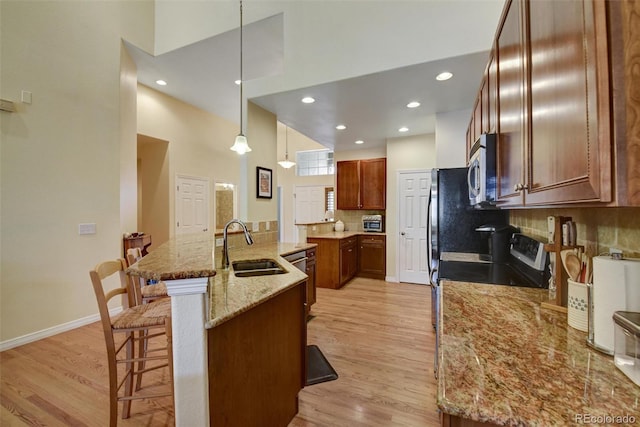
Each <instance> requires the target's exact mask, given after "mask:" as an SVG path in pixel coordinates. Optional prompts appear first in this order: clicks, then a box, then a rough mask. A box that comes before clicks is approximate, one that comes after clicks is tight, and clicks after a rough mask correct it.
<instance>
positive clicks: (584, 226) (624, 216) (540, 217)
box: [510, 208, 640, 258]
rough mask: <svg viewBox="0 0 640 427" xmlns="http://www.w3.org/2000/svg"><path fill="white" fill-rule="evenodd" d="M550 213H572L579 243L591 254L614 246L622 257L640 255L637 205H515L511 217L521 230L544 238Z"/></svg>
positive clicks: (639, 224)
mask: <svg viewBox="0 0 640 427" xmlns="http://www.w3.org/2000/svg"><path fill="white" fill-rule="evenodd" d="M551 215H555V216H565V217H571V219H572V220H573V221H574V222H575V223H576V228H577V243H578V245H583V246H584V247H585V250H586V251H587V253H589V254H591V255H599V254H602V253H608V252H609V249H611V248H616V249H620V250H622V252H623V254H624V256H625V257H631V258H640V208H561V209H560V208H554V209H551V208H550V209H527V210H519V209H514V210H511V211H510V221H511V224H513V225H515V226H516V227H519V228H520V230H521V231H522V232H523V233H525V234H529V235H532V236H536V237H538V238H542V239H543V240H545V241H546V238H547V217H548V216H551Z"/></svg>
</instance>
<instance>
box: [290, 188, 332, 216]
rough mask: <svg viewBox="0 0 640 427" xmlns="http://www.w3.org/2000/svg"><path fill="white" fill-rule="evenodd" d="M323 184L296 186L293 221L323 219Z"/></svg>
mask: <svg viewBox="0 0 640 427" xmlns="http://www.w3.org/2000/svg"><path fill="white" fill-rule="evenodd" d="M324 194H325V193H324V186H323V185H315V186H296V188H295V198H296V204H295V206H296V207H295V210H296V212H295V222H296V223H297V224H308V223H312V222H321V221H322V220H324V213H325V210H324V207H325V200H324V197H325V195H324Z"/></svg>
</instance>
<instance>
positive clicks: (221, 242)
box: [216, 237, 224, 248]
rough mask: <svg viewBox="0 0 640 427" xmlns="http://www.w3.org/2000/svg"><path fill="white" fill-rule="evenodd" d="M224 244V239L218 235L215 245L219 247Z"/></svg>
mask: <svg viewBox="0 0 640 427" xmlns="http://www.w3.org/2000/svg"><path fill="white" fill-rule="evenodd" d="M223 245H224V239H223V238H222V237H219V238H217V239H216V247H217V248H219V247H220V246H223Z"/></svg>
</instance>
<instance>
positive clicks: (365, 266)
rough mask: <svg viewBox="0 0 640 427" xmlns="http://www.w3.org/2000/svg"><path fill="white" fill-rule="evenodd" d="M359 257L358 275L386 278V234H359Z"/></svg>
mask: <svg viewBox="0 0 640 427" xmlns="http://www.w3.org/2000/svg"><path fill="white" fill-rule="evenodd" d="M358 259H359V264H358V276H362V277H371V278H373V279H380V280H384V278H385V276H386V272H387V267H386V259H387V257H386V238H385V236H382V235H360V236H358Z"/></svg>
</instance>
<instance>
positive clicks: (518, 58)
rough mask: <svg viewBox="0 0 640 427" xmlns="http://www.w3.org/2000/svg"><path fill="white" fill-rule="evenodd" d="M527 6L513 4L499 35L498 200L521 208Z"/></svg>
mask: <svg viewBox="0 0 640 427" xmlns="http://www.w3.org/2000/svg"><path fill="white" fill-rule="evenodd" d="M522 6H523V3H522V1H520V0H513V1H511V0H509V1H507V4H506V5H505V10H504V12H503V16H502V20H501V23H500V26H499V27H498V31H497V33H496V43H495V49H496V50H495V56H496V61H497V72H498V75H497V86H498V87H497V104H498V119H497V120H498V123H497V131H498V140H497V148H496V156H497V159H496V175H497V176H496V178H497V199H498V200H499V201H500V202H501V203H502V204H506V203H507V204H521V203H522V195H521V193H520V191H519V188H520V186H521V185H522V183H523V182H524V164H523V152H524V150H525V143H526V141H525V136H526V133H525V107H524V106H525V98H524V95H525V89H524V84H525V77H524V42H523V40H522V34H523V31H522V28H523V9H522Z"/></svg>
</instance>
